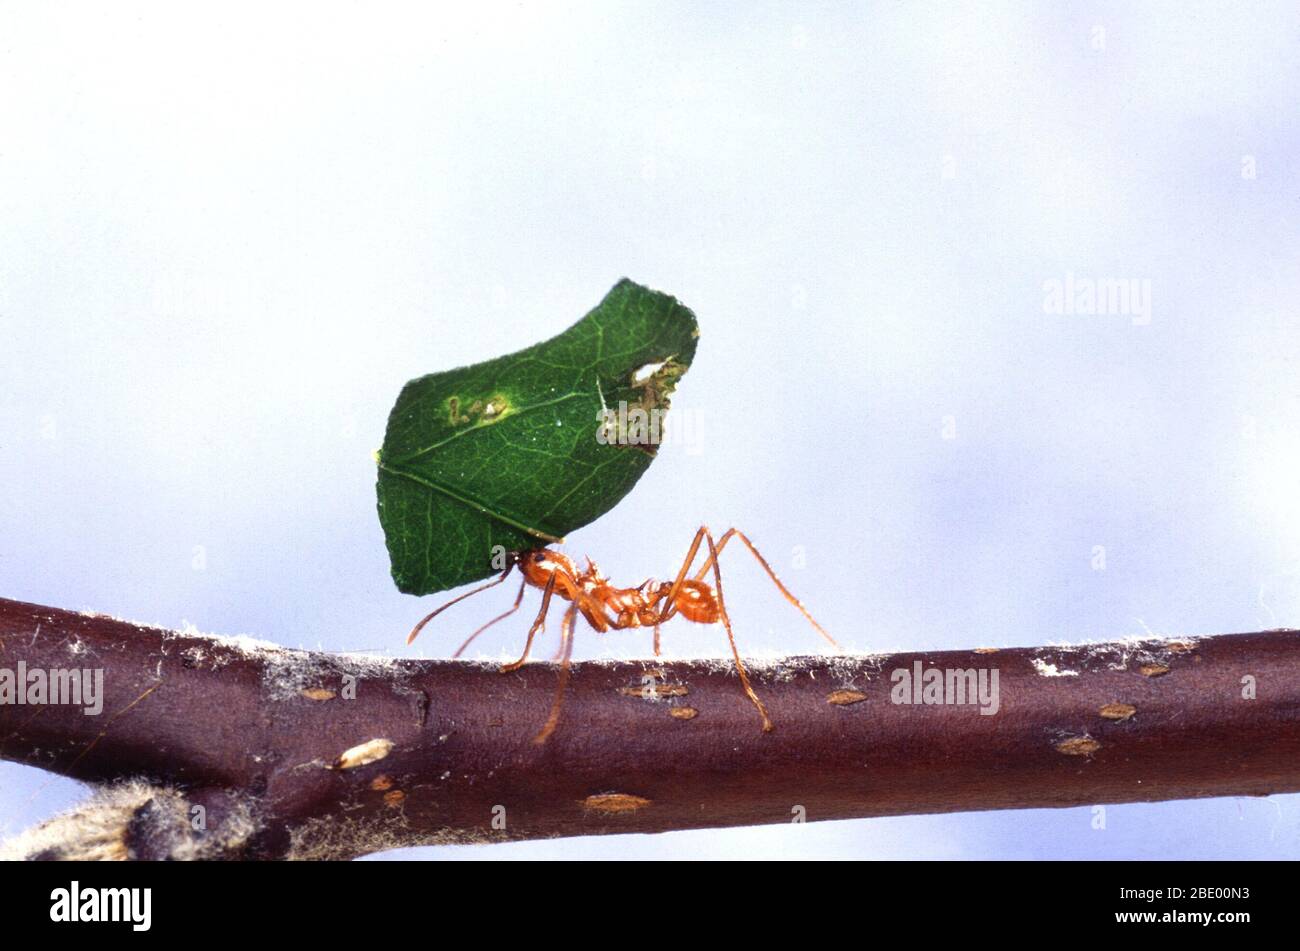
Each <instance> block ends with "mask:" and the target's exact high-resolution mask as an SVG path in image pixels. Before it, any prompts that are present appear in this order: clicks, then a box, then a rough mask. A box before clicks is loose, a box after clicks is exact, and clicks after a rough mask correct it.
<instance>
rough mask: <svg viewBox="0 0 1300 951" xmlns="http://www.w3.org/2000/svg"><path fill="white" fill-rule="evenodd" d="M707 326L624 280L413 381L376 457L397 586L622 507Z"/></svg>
mask: <svg viewBox="0 0 1300 951" xmlns="http://www.w3.org/2000/svg"><path fill="white" fill-rule="evenodd" d="M698 336H699V327H698V326H697V324H696V322H695V315H694V314H692V313H691V312H690V310H689V309H688V308H686V307H685V306H683V305H682V304H680V303H678V301H677V300H676V299H675V298H673V297H670V296H668V295H667V294H661V293H659V292H657V291H652V290H649V289H648V288H645V287H642V286H641V285H639V284H634V283H633V282H631V281H629V280H626V279H624V280H622V281H620V282H619V283H618V284H617V285H615V286H614V288H613V290H611V291H610V292H609V293H608V294H607V295H605V299H604V300H602V301H601V302H600V304H599V305H598V306H597V307H596V308H595V310H593V311H591V313H589V314H587V316H586V317H583V318H582V319H581V320H580V321H578V322H577V323H576V324H574V325H573V326H572V327H570V328H569V329H568V330H566V331H564V333H562V334H560V335H559V336H557V337H552V338H551V339H550V340H547V341H545V342H543V343H539V344H536V345H535V346H532V347H529V348H528V349H527V350H521V351H519V352H518V353H512V354H509V355H508V356H504V357H498V358H496V359H495V360H488V361H487V362H486V363H476V364H474V365H473V366H468V367H461V368H460V369H457V370H448V371H446V372H444V373H434V374H431V375H429V376H422V377H420V378H419V379H416V380H412V381H411V382H409V383H407V384H406V386H405V387H403V389H402V392H401V394H400V395H399V396H398V398H397V403H396V405H394V406H393V411H392V413H391V414H390V415H389V417H388V431H387V433H386V434H385V436H384V445H383V448H382V449H381V450H380V451H379V453H378V454H377V456H376V458H377V461H378V463H379V483H378V486H377V491H378V495H379V520H380V523H381V524H382V525H383V527H384V535H385V538H386V539H387V542H388V554H389V557H390V559H391V561H392V570H393V580H394V581H395V582H396V583H397V587H398V588H399V589H400V590H402V591H405V592H407V593H408V594H430V593H432V592H435V591H443V590H445V589H447V588H454V587H456V586H457V585H462V584H465V583H467V582H470V581H475V580H477V579H479V578H484V577H487V576H488V575H490V574H492V573H493V572H494V571H499V570H500V569H501V567H502V565H501V564H500V562H499V559H498V560H497V562H496V564H495V565H494V560H493V555H494V553H496V554H498V555H499V554H500V551H501V549H504V550H505V551H508V552H514V551H526V550H529V549H532V548H539V547H542V546H544V545H547V544H549V543H553V542H558V541H562V540H563V536H564V535H565V534H566V533H568V532H570V531H573V530H574V529H576V528H580V527H581V526H583V525H586V524H587V523H588V522H591V521H593V520H595V519H597V518H599V517H600V516H601V515H603V514H604V513H606V512H608V511H609V510H610V509H611V508H613V507H614V505H616V504H617V503H618V501H619V499H621V498H623V496H625V495H626V494H627V493H628V492H629V491H630V490H631V488H632V486H634V485H635V484H636V481H637V479H639V478H641V475H642V474H643V473H644V472H645V471H646V468H647V467H648V466H649V465H650V463H651V462H653V461H654V458H655V450H656V449H657V443H655V442H649V443H648V442H646V438H645V437H646V436H647V433H646V431H645V429H646V427H645V426H644V424H645V423H646V422H648V421H651V420H653V419H654V418H655V416H658V417H659V425H660V426H662V414H663V412H665V411H666V410H667V408H668V397H669V395H670V394H671V393H672V391H673V388H674V386H675V385H676V382H677V380H678V379H679V378H680V377H681V375H682V374H683V373H684V372H685V371H686V369H687V368H688V367H689V366H690V363H691V359H692V358H693V357H694V356H695V344H696V338H697V337H698ZM620 403H626V406H627V413H626V415H624V416H619V413H618V411H619V407H620ZM605 408H608V409H609V410H610V411H611V413H613V414H614V415H615V416H617V417H618V418H619V419H620V420H625V421H626V424H623V423H621V422H620V423H619V424H617V425H613V426H611V425H609V424H608V423H607V422H605V421H602V411H603V410H604V409H605ZM637 410H642V411H643V412H641V413H639V414H638V412H637ZM612 418H613V417H606V419H607V420H608V419H612ZM653 432H654V431H653V430H652V431H651V435H653ZM661 435H662V431H661V430H660V437H661ZM496 546H500V549H498V548H496Z"/></svg>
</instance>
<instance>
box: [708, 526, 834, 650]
mask: <svg viewBox="0 0 1300 951" xmlns="http://www.w3.org/2000/svg"><path fill="white" fill-rule="evenodd" d="M733 535H734V536H736V537H737V538H739V539H740V540H741V541H742V542H744V543H745V547H746V548H748V549H749V552H750V554H752V555H753V556H754V557H755V558H757V559H758V563H759V564H760V565H762V566H763V570H764V571H766V572H767V576H768V577H769V578H771V579H772V583H773V584H774V585H776V586H777V587H778V588H780V589H781V593H782V594H783V595H785V599H786V600H787V601H789V602H790V603H791V604H793V605H794V606H795V607H796V608H798V609H799V612H800V613H801V614H802V615H803V616H804V617H806V618H807V619H808V623H809V624H811V625H812V626H813V627H815V628H816V629H817V633H818V634H820V635H821V636H822V637H824V638H826V640H827V641H829V642H830V645H831V646H832V647H834V648H835V649H836V650H842V648H841V647H840V645H839V643H838V642H837V641H836V640H835V638H833V637H831V636H830V635H829V634H827V633H826V629H825V628H824V627H822V626H821V625H820V624H818V623H817V620H816V618H814V617H813V616H812V615H811V614H809V613H808V609H807V608H805V607H804V606H803V602H802V601H800V600H799V599H798V598H796V597H795V596H794V595H793V594H792V593H791V592H790V589H789V588H787V587H786V586H785V585H784V584H782V583H781V579H780V578H778V577H777V576H776V572H775V571H773V570H772V566H771V565H769V564H768V563H767V559H766V558H764V557H763V556H762V555H761V554H759V551H758V549H757V548H755V547H754V543H753V542H751V541H750V540H749V538H748V537H747V536H746V535H745V533H744V532H742V531H740V530H739V529H735V528H729V529H727V531H726V532H725V533H724V534H723V536H722V538H721V539H719V541H718V549H717V552H716V553H715V554H711V555H710V556H709V557H708V559H707V560H706V561H705V562H704V567H703V568H701V569H700V570H699V573H698V574H696V576H695V580H696V581H699V580H701V579H702V578H703V577H704V573H705V572H706V571H708V570H709V565H710V564H712V563H713V561H714V559H715V558H716V556H717V555H720V554H722V549H724V548H726V547H727V542H729V541H730V540H731V537H732V536H733Z"/></svg>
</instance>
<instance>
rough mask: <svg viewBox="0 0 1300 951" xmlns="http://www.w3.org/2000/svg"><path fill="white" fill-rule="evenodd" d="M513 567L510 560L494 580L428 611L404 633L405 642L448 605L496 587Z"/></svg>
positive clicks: (415, 636) (413, 638)
mask: <svg viewBox="0 0 1300 951" xmlns="http://www.w3.org/2000/svg"><path fill="white" fill-rule="evenodd" d="M514 567H515V563H514V562H513V561H511V562H510V564H508V565H506V570H505V571H503V572H501V576H500V577H499V578H497V579H496V580H495V581H489V582H488V583H487V584H481V585H479V586H478V587H477V588H475V589H474V590H473V591H467V592H465V593H464V594H462V595H460V596H459V597H456V598H452V599H451V600H450V601H448V602H447V603H446V604H444V605H443V606H442V607H440V608H436V609H435V610H433V611H431V612H429V614H428V615H427V616H426V617H425V618H424V620H423V621H421V622H420V623H419V624H417V625H415V627H413V628H412V629H411V633H410V634H408V635H406V643H408V644H410V643H411V642H412V641H414V640H415V639H416V638H417V637H419V635H420V632H421V631H422V630H424V626H425V625H426V624H428V623H429V622H430V621H432V620H433V619H434V618H436V617H437V616H438V615H439V614H441V613H442V612H443V611H445V610H447V609H448V608H449V607H451V606H452V605H453V604H459V603H460V602H462V601H464V600H465V599H466V598H472V597H473V596H474V595H476V594H478V593H479V592H480V591H486V590H487V589H488V588H495V587H496V586H497V585H499V584H500V583H501V582H503V581H505V580H506V576H507V575H509V574H510V572H511V571H513V570H514Z"/></svg>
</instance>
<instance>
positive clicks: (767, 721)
mask: <svg viewBox="0 0 1300 951" xmlns="http://www.w3.org/2000/svg"><path fill="white" fill-rule="evenodd" d="M701 530H702V531H703V532H704V537H705V538H707V539H708V540H709V556H710V557H709V560H710V561H711V562H712V563H713V587H714V591H715V592H716V594H717V595H718V613H719V614H721V615H722V623H723V624H724V625H725V626H726V628H727V640H729V641H730V642H731V656H732V657H734V658H735V659H736V673H738V674H740V683H741V686H743V687H744V688H745V694H746V696H748V697H749V699H750V700H751V701H753V704H754V706H755V707H757V708H758V712H759V715H760V716H762V718H763V732H764V733H771V732H772V718H771V717H769V716H768V715H767V708H766V707H764V706H763V701H762V700H759V699H758V694H756V693H754V688H753V687H752V686H751V685H750V683H749V673H748V672H747V671H746V670H745V662H744V661H742V660H741V659H740V651H739V650H737V648H736V635H735V634H733V633H732V632H731V617H730V616H729V615H728V614H727V605H726V602H724V601H723V600H722V572H721V571H719V570H718V549H717V546H715V545H714V544H713V533H712V532H710V531H709V530H708V529H707V528H704V529H701Z"/></svg>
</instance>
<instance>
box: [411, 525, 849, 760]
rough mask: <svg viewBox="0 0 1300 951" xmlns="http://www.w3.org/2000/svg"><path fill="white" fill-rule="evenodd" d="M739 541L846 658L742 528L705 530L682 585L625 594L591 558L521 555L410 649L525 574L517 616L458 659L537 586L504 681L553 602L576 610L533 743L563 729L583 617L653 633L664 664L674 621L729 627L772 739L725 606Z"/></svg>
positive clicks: (649, 586)
mask: <svg viewBox="0 0 1300 951" xmlns="http://www.w3.org/2000/svg"><path fill="white" fill-rule="evenodd" d="M732 538H739V539H740V540H741V541H742V542H744V543H745V547H747V548H748V549H749V550H750V552H751V553H752V554H753V555H754V557H755V558H757V559H758V563H759V564H760V565H762V566H763V569H764V570H765V571H766V572H767V575H768V577H769V578H771V579H772V583H773V584H775V585H776V586H777V588H779V589H780V591H781V593H782V594H783V595H785V599H786V600H787V601H789V602H790V603H791V604H793V605H794V606H795V607H796V608H798V609H799V610H800V612H801V613H802V614H803V616H804V617H805V618H807V619H808V621H809V623H810V624H812V626H813V627H815V628H816V629H817V632H818V633H819V634H821V636H822V637H824V638H826V640H827V641H829V642H830V644H831V646H832V647H834V648H835V649H836V650H838V649H839V644H837V643H836V642H835V639H834V638H833V637H831V636H830V635H829V634H827V633H826V631H825V629H824V628H823V627H822V626H821V625H820V624H818V623H817V621H816V620H814V618H813V616H812V615H811V614H809V613H808V610H807V608H805V607H804V606H803V605H802V604H801V603H800V602H799V599H798V598H796V597H795V596H794V595H793V594H791V593H790V590H789V589H788V588H787V587H786V586H785V585H784V584H782V583H781V579H780V578H778V577H777V576H776V572H774V571H773V570H772V566H771V565H769V564H768V563H767V559H766V558H764V557H763V556H762V555H761V554H759V551H758V549H757V548H755V547H754V543H753V542H751V541H750V540H749V539H748V538H747V537H745V534H744V533H743V532H741V531H738V530H737V529H735V528H731V529H728V530H727V531H726V533H725V534H723V536H722V537H721V539H719V540H718V541H716V542H715V541H714V538H713V533H712V532H710V531H709V529H708V526H707V525H701V526H700V529H699V531H697V532H696V533H695V539H694V540H693V541H692V542H691V547H690V550H689V551H688V552H687V553H686V558H685V560H684V561H683V562H682V566H681V568H680V569H679V570H678V572H677V577H676V578H675V579H674V580H673V581H672V582H667V581H665V582H656V581H654V580H653V579H650V580H647V581H645V582H643V583H642V584H641V585H640V586H638V587H635V588H619V587H616V586H614V585H612V584H610V583H609V580H608V579H607V578H606V577H605V576H604V575H603V574H601V571H600V569H599V568H597V567H596V564H595V562H593V561H592V560H591V559H590V558H588V559H587V567H586V568H585V569H583V570H581V571H579V570H578V568H577V566H575V565H574V563H573V562H572V561H571V560H570V559H569V558H568V556H566V555H563V554H561V553H560V552H557V551H553V550H551V549H549V548H535V549H531V550H529V551H523V552H513V553H511V554H510V556H509V563H508V564H507V565H506V568H505V571H503V572H502V573H501V575H500V576H499V577H497V578H496V579H495V580H493V581H489V582H488V583H487V584H484V585H480V586H479V587H477V588H475V589H473V590H472V591H469V592H467V593H465V594H462V595H460V596H459V597H457V598H453V599H452V600H451V601H448V602H447V603H446V604H444V605H442V607H440V608H438V609H436V610H435V611H433V612H432V613H430V614H429V615H428V616H427V617H425V619H424V620H422V621H421V622H420V623H419V624H417V625H415V628H414V629H413V630H412V631H411V633H410V635H409V636H408V637H407V638H406V643H408V644H410V643H411V642H412V641H414V640H415V638H416V637H417V636H418V635H419V633H420V631H422V630H423V629H424V626H425V625H426V624H428V623H429V622H430V621H432V620H433V619H434V618H435V617H437V616H438V615H439V614H441V613H442V612H443V611H445V610H447V608H449V607H451V606H452V605H453V604H457V603H459V602H461V601H464V600H465V599H466V598H469V597H472V596H474V595H476V594H478V593H479V592H480V591H486V590H487V589H488V588H493V587H496V586H497V585H499V584H501V583H502V582H503V581H505V580H506V578H507V577H508V576H509V575H510V572H511V571H513V570H514V569H515V568H516V567H517V568H518V569H519V572H520V574H521V575H522V576H523V580H522V581H521V582H520V584H519V594H518V595H516V596H515V603H514V605H513V606H512V607H511V608H510V610H508V611H505V612H504V613H502V614H499V615H497V616H496V617H494V618H493V619H492V620H490V621H488V622H487V623H486V624H484V625H483V626H482V627H480V628H479V629H478V630H477V631H475V632H474V633H473V634H471V635H470V636H469V637H468V638H467V639H466V640H465V643H463V644H461V645H460V648H459V649H458V650H457V651H456V653H455V654H453V655H452V656H453V657H459V656H460V655H461V654H462V653H464V651H465V649H466V648H467V647H469V645H470V644H471V643H473V641H474V638H476V637H478V636H479V635H480V634H482V633H483V632H484V631H486V630H487V629H488V628H489V627H491V626H492V625H493V624H496V623H497V622H498V621H503V620H505V619H506V618H508V617H509V616H510V615H512V614H514V613H515V612H516V611H518V610H519V605H520V604H521V603H522V602H523V600H524V591H525V590H526V589H527V587H528V586H529V585H532V586H533V587H534V588H541V589H542V606H541V609H540V610H539V611H538V612H537V617H536V619H535V620H534V621H533V624H532V627H530V628H529V629H528V639H527V641H525V643H524V652H523V655H522V656H521V657H520V658H519V659H518V660H517V661H514V662H513V663H509V664H503V665H502V666H501V672H502V673H505V674H508V673H511V672H512V671H516V670H518V669H519V668H520V667H522V666H523V665H524V663H525V662H527V660H528V654H529V651H531V650H532V646H533V638H534V637H536V636H537V634H538V633H539V632H541V631H543V630H544V629H545V627H546V615H547V613H548V612H549V611H550V607H551V598H552V597H554V596H556V595H558V596H559V597H560V598H562V599H563V600H565V601H568V602H570V604H569V607H568V608H567V609H566V610H565V612H564V621H563V623H562V625H561V627H560V658H561V662H560V679H559V684H558V686H557V687H556V692H555V700H554V702H553V703H552V705H551V713H550V716H549V717H548V718H547V720H546V724H545V725H544V726H543V727H542V729H541V732H539V733H538V734H537V736H536V737H534V738H533V742H534V743H537V744H541V743H545V742H546V740H547V739H548V738H549V737H550V735H551V734H552V733H553V732H555V727H556V725H557V724H558V723H559V721H560V706H561V703H562V702H563V699H564V690H565V687H566V686H567V684H568V681H569V661H570V658H571V657H572V656H573V631H574V626H575V624H576V622H577V617H578V614H581V615H582V616H583V617H584V618H586V619H587V623H588V624H590V625H591V626H592V627H593V628H595V630H596V631H598V632H600V633H604V632H606V631H608V630H610V629H611V628H612V629H614V630H625V629H627V628H638V627H653V628H654V652H655V656H656V657H658V656H659V628H660V626H661V625H662V624H663V623H664V622H665V621H667V620H669V619H670V618H672V617H674V616H676V615H678V614H680V615H681V616H682V617H684V618H686V620H688V621H694V622H695V623H697V624H715V623H717V622H718V621H719V620H721V621H722V623H723V625H724V626H725V627H726V629H727V640H728V641H730V643H731V655H732V657H733V658H735V662H736V672H737V673H738V674H739V675H740V683H741V686H742V687H744V690H745V695H746V696H747V697H749V699H750V701H751V702H752V703H753V704H754V706H755V707H756V708H757V709H758V712H759V715H760V716H761V717H762V718H763V732H764V733H770V732H771V730H772V719H771V717H769V716H768V715H767V708H766V707H764V706H763V701H762V700H760V699H758V694H756V693H755V692H754V688H753V686H752V685H751V684H750V682H749V673H748V672H747V671H746V670H745V664H744V661H742V660H741V659H740V651H739V650H737V649H736V638H735V635H734V634H733V633H732V630H731V618H730V617H729V616H728V615H727V608H726V605H725V602H724V601H723V598H722V572H721V570H720V569H719V567H718V556H719V555H720V554H721V553H722V550H723V549H724V548H725V547H726V546H727V542H729V541H731V539H732ZM702 542H708V551H709V556H708V558H707V559H706V560H705V562H704V566H703V567H702V568H700V570H699V571H698V572H696V573H695V576H694V577H687V575H688V574H689V573H690V570H691V567H692V566H693V565H694V563H695V559H696V556H697V555H698V554H699V551H700V545H701V543H702ZM710 568H712V569H713V585H712V587H710V586H709V584H708V583H706V582H705V581H704V580H703V579H704V575H705V574H706V573H707V572H708V571H709V569H710Z"/></svg>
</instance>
